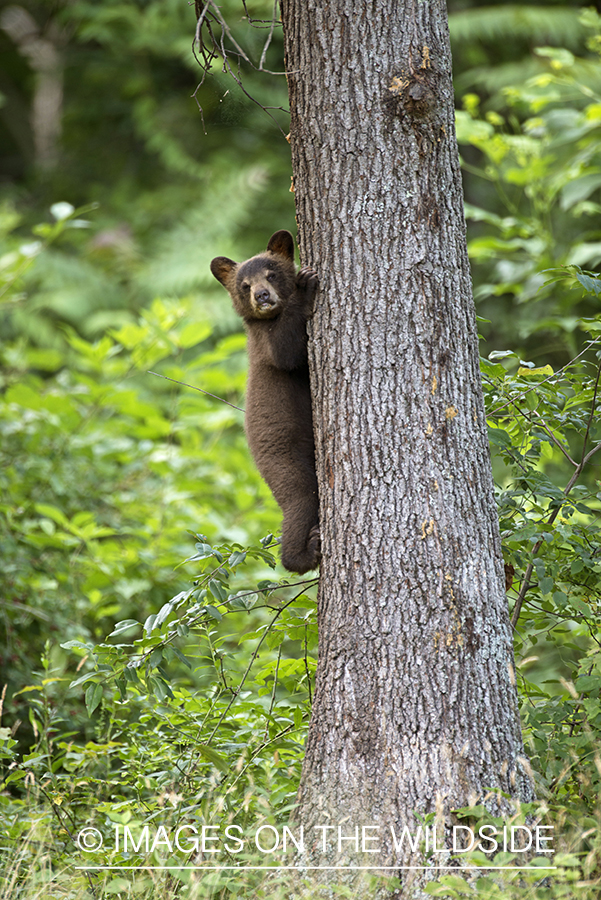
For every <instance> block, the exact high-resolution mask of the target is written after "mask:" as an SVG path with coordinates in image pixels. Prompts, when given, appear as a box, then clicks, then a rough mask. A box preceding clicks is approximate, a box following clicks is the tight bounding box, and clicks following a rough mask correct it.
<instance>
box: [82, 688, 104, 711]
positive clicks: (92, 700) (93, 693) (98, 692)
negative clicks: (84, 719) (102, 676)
mask: <svg viewBox="0 0 601 900" xmlns="http://www.w3.org/2000/svg"><path fill="white" fill-rule="evenodd" d="M102 694H103V689H102V685H101V684H97V683H96V682H95V683H94V684H91V685H90V686H89V687H88V688H87V690H86V693H85V700H86V709H87V710H88V715H89V716H91V715H92V713H93V712H94V710H95V709H96V707H97V706H98V705H99V703H100V701H101V700H102Z"/></svg>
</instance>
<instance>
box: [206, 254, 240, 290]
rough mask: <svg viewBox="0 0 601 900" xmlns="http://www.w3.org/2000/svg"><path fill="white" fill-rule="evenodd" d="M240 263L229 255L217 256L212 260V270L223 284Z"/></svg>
mask: <svg viewBox="0 0 601 900" xmlns="http://www.w3.org/2000/svg"><path fill="white" fill-rule="evenodd" d="M237 265H238V263H235V262H234V260H233V259H228V258H227V256H216V257H215V259H214V260H212V262H211V272H212V273H213V275H214V276H215V278H216V279H217V281H220V282H221V284H225V282H226V281H227V279H228V276H229V274H230V272H231V271H232V269H235V268H236V266H237Z"/></svg>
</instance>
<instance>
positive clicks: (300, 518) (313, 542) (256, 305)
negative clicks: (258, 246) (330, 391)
mask: <svg viewBox="0 0 601 900" xmlns="http://www.w3.org/2000/svg"><path fill="white" fill-rule="evenodd" d="M211 272H212V273H213V275H214V276H215V278H216V279H217V280H218V281H220V282H221V284H223V285H224V287H225V288H226V289H227V290H228V292H229V294H230V296H231V298H232V301H233V304H234V309H235V310H236V312H237V313H238V314H239V315H240V316H241V317H242V318H243V319H244V324H245V326H246V331H247V333H248V361H249V369H248V388H247V394H246V416H245V425H246V436H247V438H248V443H249V446H250V449H251V452H252V454H253V456H254V458H255V462H256V464H257V468H258V469H259V472H260V473H261V475H262V476H263V478H264V479H265V481H266V482H267V484H268V485H269V487H270V488H271V490H272V492H273V495H274V497H275V499H276V500H277V502H278V503H279V505H280V507H281V509H282V512H283V514H284V521H283V524H282V563H283V565H284V566H285V567H286V568H287V569H289V570H290V571H291V572H298V573H300V574H303V573H304V572H307V571H308V570H309V569H314V568H315V567H316V566H317V565H318V563H319V560H320V540H319V500H318V496H317V478H316V475H315V445H314V440H313V418H312V413H311V390H310V385H309V366H308V362H307V328H306V325H307V319H308V318H309V317H310V316H311V315H312V313H313V301H314V299H315V292H316V290H317V285H318V278H317V274H316V273H315V272H314V271H313V269H310V268H304V269H301V270H300V272H298V273H297V272H296V269H295V266H294V241H293V238H292V235H291V234H290V232H289V231H276V233H275V234H274V235H272V237H271V238H270V240H269V243H268V245H267V250H266V251H265V252H264V253H259V254H258V255H257V256H253V257H252V258H251V259H249V260H247V261H246V262H243V263H236V262H234V261H233V260H231V259H227V258H226V257H224V256H218V257H217V258H216V259H214V260H213V261H212V263H211Z"/></svg>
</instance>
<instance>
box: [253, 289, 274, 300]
mask: <svg viewBox="0 0 601 900" xmlns="http://www.w3.org/2000/svg"><path fill="white" fill-rule="evenodd" d="M270 299H271V298H270V295H269V291H268V290H267V288H263V289H262V290H259V291H255V300H256V301H257V303H260V304H266V303H269V301H270Z"/></svg>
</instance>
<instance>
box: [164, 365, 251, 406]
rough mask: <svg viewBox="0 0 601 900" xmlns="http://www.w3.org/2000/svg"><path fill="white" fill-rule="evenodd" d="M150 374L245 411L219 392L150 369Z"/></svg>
mask: <svg viewBox="0 0 601 900" xmlns="http://www.w3.org/2000/svg"><path fill="white" fill-rule="evenodd" d="M147 373H148V375H156V376H157V378H164V379H165V381H172V382H173V383H174V384H181V385H182V387H188V388H191V389H192V390H193V391H198V392H199V393H201V394H206V395H207V397H213V399H214V400H221V402H222V403H227V405H228V406H231V407H232V409H237V410H239V411H240V412H244V410H243V409H242V407H241V406H236V404H235V403H230V401H229V400H224V399H223V397H218V396H217V394H212V393H211V392H210V391H204V390H203V389H202V388H199V387H196V386H195V385H194V384H187V382H185V381H178V380H177V378H169V376H168V375H161V373H160V372H151V371H150V369H148V370H147Z"/></svg>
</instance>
